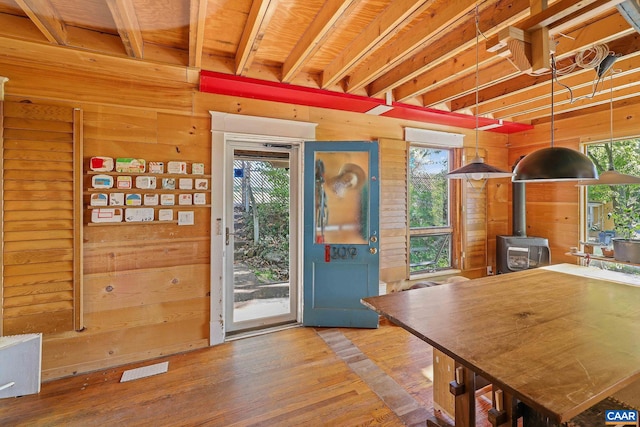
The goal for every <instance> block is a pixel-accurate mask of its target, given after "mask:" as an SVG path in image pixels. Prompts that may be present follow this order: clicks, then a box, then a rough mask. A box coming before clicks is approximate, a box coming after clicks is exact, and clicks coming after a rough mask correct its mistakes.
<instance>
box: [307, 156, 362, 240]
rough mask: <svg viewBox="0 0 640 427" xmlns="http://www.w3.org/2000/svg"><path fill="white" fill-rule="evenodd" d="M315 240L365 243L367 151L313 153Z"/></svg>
mask: <svg viewBox="0 0 640 427" xmlns="http://www.w3.org/2000/svg"><path fill="white" fill-rule="evenodd" d="M314 160H315V209H316V213H315V242H316V243H322V244H324V243H331V244H366V243H367V241H368V240H367V239H368V236H369V226H368V221H369V210H368V208H369V186H368V177H369V153H368V152H349V151H345V152H316V153H315V159H314Z"/></svg>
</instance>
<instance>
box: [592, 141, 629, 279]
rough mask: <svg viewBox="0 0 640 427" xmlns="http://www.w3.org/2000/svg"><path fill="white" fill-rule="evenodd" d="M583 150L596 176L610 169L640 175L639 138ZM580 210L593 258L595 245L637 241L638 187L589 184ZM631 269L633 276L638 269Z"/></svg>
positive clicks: (606, 142)
mask: <svg viewBox="0 0 640 427" xmlns="http://www.w3.org/2000/svg"><path fill="white" fill-rule="evenodd" d="M586 151H587V156H589V158H590V159H591V160H593V162H594V164H595V165H596V167H597V169H598V172H599V173H600V174H602V173H603V172H604V171H607V170H610V169H611V167H613V169H614V170H615V171H616V172H619V173H624V174H628V175H634V176H640V139H639V138H631V139H624V140H619V141H613V142H610V141H605V142H599V143H593V144H589V145H587V150H586ZM583 209H584V211H585V215H584V218H585V228H586V230H585V234H584V235H585V240H586V241H587V242H589V243H594V244H595V247H596V248H597V249H596V252H595V254H596V255H601V252H600V251H601V250H602V248H604V246H598V245H607V246H609V247H611V246H612V240H611V239H612V238H613V237H623V238H632V239H640V184H630V185H589V186H587V187H586V203H585V206H584V207H583ZM607 264H609V263H607ZM603 267H605V268H608V269H611V268H612V266H611V265H606V266H605V265H603ZM620 268H624V269H625V270H628V269H629V267H625V266H620ZM616 269H617V268H616ZM634 270H635V273H636V274H637V272H638V269H634Z"/></svg>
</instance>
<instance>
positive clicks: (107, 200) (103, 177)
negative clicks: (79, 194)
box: [89, 157, 209, 225]
mask: <svg viewBox="0 0 640 427" xmlns="http://www.w3.org/2000/svg"><path fill="white" fill-rule="evenodd" d="M165 166H166V168H165ZM189 167H190V168H191V173H190V174H189V171H188V169H189ZM89 168H90V169H91V171H92V176H91V190H90V202H89V204H90V206H91V222H93V223H114V222H122V221H123V220H124V221H125V222H149V221H175V220H176V218H174V208H173V206H180V207H181V208H184V207H186V206H203V205H206V204H207V192H208V190H209V179H208V178H207V177H205V176H204V163H191V164H190V165H189V164H188V163H187V162H183V161H171V162H167V163H166V165H165V163H164V162H148V163H147V162H146V161H145V160H144V159H134V158H116V159H115V160H114V159H113V158H111V157H92V158H91V159H90V161H89ZM165 169H166V170H165ZM114 172H115V173H114ZM181 175H184V177H182V176H181ZM177 221H178V225H193V224H194V212H193V211H192V210H184V209H180V210H178V211H177Z"/></svg>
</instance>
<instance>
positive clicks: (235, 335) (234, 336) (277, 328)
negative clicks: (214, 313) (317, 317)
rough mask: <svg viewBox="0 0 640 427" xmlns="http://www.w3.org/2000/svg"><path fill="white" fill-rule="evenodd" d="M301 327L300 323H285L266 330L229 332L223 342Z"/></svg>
mask: <svg viewBox="0 0 640 427" xmlns="http://www.w3.org/2000/svg"><path fill="white" fill-rule="evenodd" d="M301 326H302V323H300V322H286V323H282V324H279V325H274V326H270V327H268V328H260V329H251V330H244V331H237V332H230V333H229V334H227V336H226V337H225V341H235V340H240V339H243V338H250V337H256V336H259V335H264V334H270V333H272V332H278V331H284V330H286V329H292V328H299V327H301Z"/></svg>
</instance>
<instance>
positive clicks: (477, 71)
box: [475, 3, 480, 158]
mask: <svg viewBox="0 0 640 427" xmlns="http://www.w3.org/2000/svg"><path fill="white" fill-rule="evenodd" d="M479 15H480V13H479V12H478V4H477V3H476V13H475V21H476V111H475V116H476V158H478V157H480V156H479V154H478V138H479V131H478V126H479V122H478V108H479V104H480V100H479V95H478V92H479V88H478V85H479V84H480V78H479V75H480V54H479V53H478V46H479V45H480V24H479Z"/></svg>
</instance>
